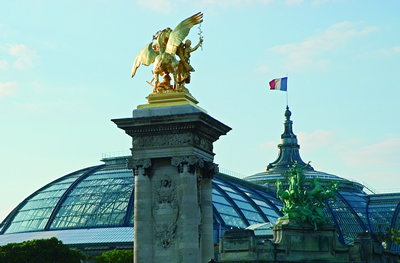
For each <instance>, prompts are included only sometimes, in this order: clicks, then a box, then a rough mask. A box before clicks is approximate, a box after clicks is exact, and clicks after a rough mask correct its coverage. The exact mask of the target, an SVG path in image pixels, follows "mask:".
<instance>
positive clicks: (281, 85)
mask: <svg viewBox="0 0 400 263" xmlns="http://www.w3.org/2000/svg"><path fill="white" fill-rule="evenodd" d="M269 86H270V87H271V89H272V90H282V91H287V77H284V78H280V79H273V80H271V81H270V82H269Z"/></svg>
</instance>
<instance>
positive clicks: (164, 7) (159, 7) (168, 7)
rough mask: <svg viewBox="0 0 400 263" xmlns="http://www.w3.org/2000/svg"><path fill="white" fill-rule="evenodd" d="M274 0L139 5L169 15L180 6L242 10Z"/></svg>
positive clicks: (169, 0)
mask: <svg viewBox="0 0 400 263" xmlns="http://www.w3.org/2000/svg"><path fill="white" fill-rule="evenodd" d="M273 1H274V0H199V1H187V0H175V1H173V0H153V1H148V0H138V1H137V3H138V4H139V5H140V6H142V7H144V8H147V9H151V10H153V11H155V12H158V13H165V14H168V13H170V12H171V11H173V10H175V9H176V8H177V6H179V5H192V6H193V7H196V8H199V7H200V8H228V7H236V8H241V7H244V6H252V5H257V4H262V5H266V4H269V3H272V2H273ZM302 1H303V0H286V2H287V3H289V4H290V3H293V2H295V3H298V2H302Z"/></svg>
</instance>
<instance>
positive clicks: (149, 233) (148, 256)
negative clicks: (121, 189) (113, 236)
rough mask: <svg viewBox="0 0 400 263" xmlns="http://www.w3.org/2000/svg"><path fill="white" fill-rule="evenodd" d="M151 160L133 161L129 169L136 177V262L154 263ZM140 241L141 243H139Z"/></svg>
mask: <svg viewBox="0 0 400 263" xmlns="http://www.w3.org/2000/svg"><path fill="white" fill-rule="evenodd" d="M150 167H151V161H150V159H131V160H129V162H128V168H130V169H132V170H133V172H134V175H135V200H134V214H135V216H134V244H133V247H134V251H135V253H134V262H135V263H138V262H153V236H154V233H153V220H152V215H151V209H148V207H151V201H152V198H151V181H150V175H149V172H148V171H149V168H150ZM138 241H140V242H138Z"/></svg>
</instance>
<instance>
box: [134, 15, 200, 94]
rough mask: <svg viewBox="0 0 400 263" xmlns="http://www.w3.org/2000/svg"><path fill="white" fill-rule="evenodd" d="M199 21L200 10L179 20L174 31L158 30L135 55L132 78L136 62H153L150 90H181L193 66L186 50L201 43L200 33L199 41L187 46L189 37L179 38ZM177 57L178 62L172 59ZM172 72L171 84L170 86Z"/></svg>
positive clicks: (167, 29)
mask: <svg viewBox="0 0 400 263" xmlns="http://www.w3.org/2000/svg"><path fill="white" fill-rule="evenodd" d="M201 22H203V14H202V13H201V12H199V13H197V14H195V15H193V16H191V17H189V18H187V19H185V20H183V21H182V22H180V23H179V24H178V25H177V26H176V27H175V28H174V30H172V29H171V28H169V27H168V28H166V29H164V30H160V31H158V32H157V33H156V34H155V35H154V36H153V39H152V41H151V42H150V43H149V44H147V45H146V46H144V48H142V50H140V52H139V54H138V55H137V56H136V59H135V62H134V63H133V66H132V77H134V76H135V74H136V71H137V69H138V68H139V66H140V65H145V66H149V65H150V64H152V63H154V65H153V75H154V77H153V80H155V83H154V85H153V84H152V82H153V80H152V81H151V82H148V83H149V84H150V85H152V86H153V87H154V89H153V93H164V92H168V91H176V92H179V91H182V90H183V88H184V84H185V83H189V82H190V72H193V71H194V69H193V67H192V66H190V64H189V58H190V53H191V52H193V51H195V50H196V49H197V48H198V47H199V46H200V45H201V44H202V42H203V38H202V37H201V34H199V35H200V41H199V43H198V44H197V45H196V46H195V47H194V48H191V47H190V44H191V42H190V40H186V41H185V43H183V40H184V39H185V38H186V37H187V36H188V34H189V31H190V29H191V28H192V27H193V26H194V25H197V24H200V23H201ZM176 56H178V57H179V59H180V60H179V61H178V60H177V59H176ZM169 74H172V76H173V80H174V84H173V85H171V77H170V76H169ZM159 76H164V77H163V81H162V82H160V81H159Z"/></svg>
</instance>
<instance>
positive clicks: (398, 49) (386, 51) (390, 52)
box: [379, 46, 400, 55]
mask: <svg viewBox="0 0 400 263" xmlns="http://www.w3.org/2000/svg"><path fill="white" fill-rule="evenodd" d="M379 53H381V54H382V55H394V54H400V46H397V47H392V48H390V49H383V50H380V51H379Z"/></svg>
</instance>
